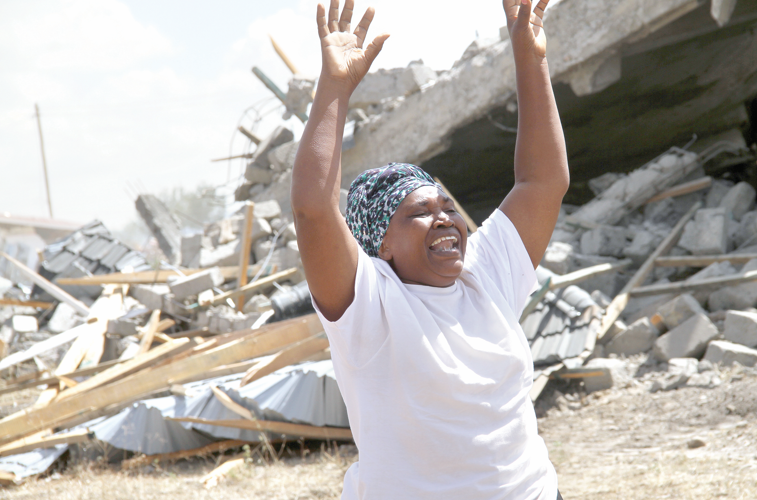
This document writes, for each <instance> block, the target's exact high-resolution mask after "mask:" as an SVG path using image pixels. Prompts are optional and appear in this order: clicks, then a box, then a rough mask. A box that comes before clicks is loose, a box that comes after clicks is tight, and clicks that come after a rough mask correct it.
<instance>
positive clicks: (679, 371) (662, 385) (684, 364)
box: [649, 358, 699, 392]
mask: <svg viewBox="0 0 757 500" xmlns="http://www.w3.org/2000/svg"><path fill="white" fill-rule="evenodd" d="M698 363H699V362H698V361H697V360H696V359H694V358H673V359H671V360H669V361H668V373H666V374H665V375H664V376H663V377H662V378H660V379H658V380H655V381H654V382H653V383H652V387H651V388H650V389H649V391H650V392H657V391H672V390H675V389H678V388H679V387H682V386H684V385H686V383H687V382H688V380H689V378H690V377H692V376H694V375H696V374H697V373H698V370H697V365H698Z"/></svg>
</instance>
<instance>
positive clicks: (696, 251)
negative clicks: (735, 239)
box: [678, 207, 728, 255]
mask: <svg viewBox="0 0 757 500" xmlns="http://www.w3.org/2000/svg"><path fill="white" fill-rule="evenodd" d="M678 246H680V247H682V248H685V249H686V250H688V251H689V252H691V253H692V254H693V255H708V254H723V253H725V252H726V250H727V246H728V219H727V212H726V209H725V208H722V207H719V208H703V209H701V210H699V211H697V214H696V217H695V218H694V220H693V221H690V222H689V223H688V224H686V228H685V229H684V231H683V235H681V239H680V240H679V242H678Z"/></svg>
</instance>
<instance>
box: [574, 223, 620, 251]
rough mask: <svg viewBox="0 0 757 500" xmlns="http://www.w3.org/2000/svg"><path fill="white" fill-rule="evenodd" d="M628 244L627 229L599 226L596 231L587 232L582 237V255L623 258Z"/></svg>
mask: <svg viewBox="0 0 757 500" xmlns="http://www.w3.org/2000/svg"><path fill="white" fill-rule="evenodd" d="M626 244H627V241H626V229H625V228H623V227H614V226H599V227H597V228H596V229H592V230H590V231H586V232H585V233H584V234H583V236H581V253H582V254H585V255H602V256H606V257H622V256H623V249H624V248H625V247H626Z"/></svg>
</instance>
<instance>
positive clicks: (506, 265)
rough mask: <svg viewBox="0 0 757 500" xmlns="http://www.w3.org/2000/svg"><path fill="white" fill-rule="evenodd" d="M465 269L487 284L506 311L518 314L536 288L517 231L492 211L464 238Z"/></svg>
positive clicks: (499, 213) (526, 252)
mask: <svg viewBox="0 0 757 500" xmlns="http://www.w3.org/2000/svg"><path fill="white" fill-rule="evenodd" d="M465 269H466V270H467V271H469V272H470V273H471V274H473V275H474V276H476V277H479V278H480V279H485V280H491V282H493V284H494V286H496V287H497V289H498V290H500V291H501V292H502V294H503V295H504V296H505V298H506V299H507V301H508V303H509V305H510V307H511V308H512V310H513V311H514V312H515V313H516V314H520V313H521V311H522V310H523V307H524V306H525V305H526V301H527V300H528V296H529V295H530V294H531V292H533V291H534V288H535V286H536V272H535V271H534V266H533V264H532V263H531V257H530V256H529V255H528V251H527V250H526V247H525V245H524V244H523V240H522V239H521V237H520V234H518V231H517V229H515V226H514V225H513V223H512V222H511V221H510V219H509V218H508V217H507V215H505V213H504V212H502V210H499V209H497V210H495V211H494V213H493V214H492V215H490V216H489V218H488V219H486V221H484V224H483V225H482V226H481V227H480V228H479V229H478V231H476V232H475V233H473V234H472V235H471V236H470V237H468V244H467V248H466V250H465Z"/></svg>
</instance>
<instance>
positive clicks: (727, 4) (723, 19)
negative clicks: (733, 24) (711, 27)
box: [710, 0, 736, 27]
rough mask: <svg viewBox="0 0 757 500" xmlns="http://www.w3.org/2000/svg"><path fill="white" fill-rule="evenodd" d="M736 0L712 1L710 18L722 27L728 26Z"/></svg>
mask: <svg viewBox="0 0 757 500" xmlns="http://www.w3.org/2000/svg"><path fill="white" fill-rule="evenodd" d="M735 8H736V0H712V2H711V3H710V16H712V18H713V19H714V20H715V22H716V23H718V26H720V27H722V26H725V25H726V24H728V21H729V20H730V19H731V15H732V14H733V11H734V9H735Z"/></svg>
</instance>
